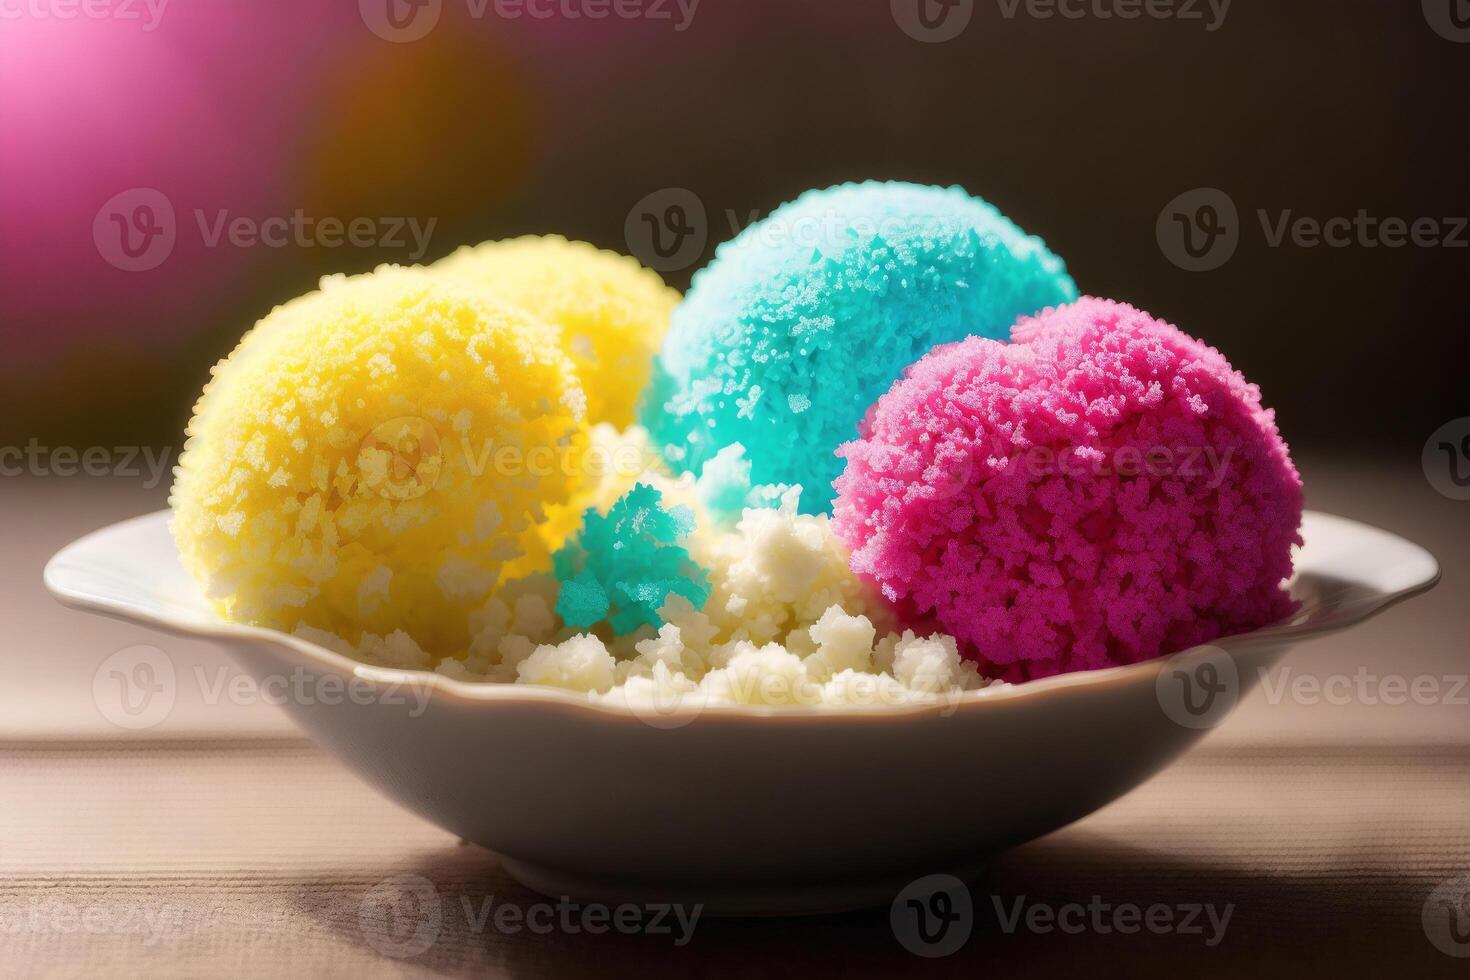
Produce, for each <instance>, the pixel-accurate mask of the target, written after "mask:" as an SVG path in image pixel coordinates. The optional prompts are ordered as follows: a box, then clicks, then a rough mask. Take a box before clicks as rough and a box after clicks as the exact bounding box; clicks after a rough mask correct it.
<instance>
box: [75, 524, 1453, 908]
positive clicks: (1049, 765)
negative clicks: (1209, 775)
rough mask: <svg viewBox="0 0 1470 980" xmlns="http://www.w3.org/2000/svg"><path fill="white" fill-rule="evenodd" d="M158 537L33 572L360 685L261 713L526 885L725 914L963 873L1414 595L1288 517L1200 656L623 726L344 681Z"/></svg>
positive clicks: (1383, 536)
mask: <svg viewBox="0 0 1470 980" xmlns="http://www.w3.org/2000/svg"><path fill="white" fill-rule="evenodd" d="M167 519H168V514H167V513H166V512H165V513H156V514H149V515H147V516H144V517H139V518H136V519H134V520H131V521H125V522H123V523H121V524H116V525H114V526H112V527H108V528H104V529H103V530H101V531H97V532H96V533H94V534H91V535H88V536H87V537H85V538H82V539H81V540H79V541H77V542H75V543H74V544H72V545H70V546H69V547H67V548H66V549H64V550H63V551H61V552H60V553H59V554H58V555H56V556H55V557H54V558H53V559H52V560H51V562H50V564H49V565H48V566H47V568H46V585H47V587H48V588H49V589H50V590H51V592H52V594H54V595H55V596H56V597H57V598H58V599H60V600H61V601H62V602H63V603H66V604H67V605H69V606H74V607H76V608H79V609H86V610H89V611H92V612H98V613H102V614H105V615H109V616H115V617H117V618H119V619H124V620H128V621H130V622H135V623H142V624H145V625H148V626H153V627H156V628H158V629H160V630H163V631H164V632H168V633H173V634H177V635H182V636H189V637H195V638H203V639H208V640H213V641H215V642H217V643H218V644H220V645H221V646H223V647H224V648H225V649H226V650H227V651H229V653H230V654H231V655H232V656H233V657H234V658H235V660H237V661H238V662H239V664H240V665H241V667H242V668H243V669H244V670H245V671H247V672H249V673H250V674H252V675H253V676H254V677H255V678H256V679H257V680H258V681H261V682H264V681H265V680H266V679H267V678H270V677H280V676H287V677H289V676H292V675H293V673H294V674H298V675H300V674H304V675H305V677H307V678H308V679H309V680H310V681H312V682H313V683H317V682H321V681H322V680H323V678H326V679H327V680H328V682H329V683H330V684H337V683H341V684H343V685H347V684H349V683H351V684H353V685H355V688H354V689H355V690H357V691H359V692H362V691H364V690H366V691H367V692H369V694H370V695H371V696H367V697H363V696H357V697H353V698H350V699H340V698H332V699H328V698H299V699H294V700H292V701H290V702H289V703H288V704H287V706H286V707H287V710H288V711H289V712H290V714H291V715H292V717H294V718H295V720H296V721H297V723H298V724H300V725H301V727H302V728H304V729H306V731H307V732H308V733H309V734H310V735H311V737H312V738H313V739H315V740H316V741H317V742H319V743H320V744H321V745H323V746H324V747H325V748H326V749H327V750H329V751H331V752H332V753H334V754H336V755H337V756H338V757H339V758H341V759H342V761H343V762H345V763H346V764H347V765H349V766H350V767H352V769H354V770H355V771H356V772H357V773H358V774H359V775H361V776H362V778H364V779H366V780H367V781H368V782H369V783H371V784H373V785H374V786H376V787H378V788H379V789H380V790H382V791H383V792H384V793H386V794H387V795H388V796H390V797H392V798H393V799H395V800H397V801H398V802H399V803H401V804H403V805H404V806H406V807H408V808H409V809H411V810H414V811H415V812H417V813H419V814H421V815H423V816H424V817H425V818H426V819H428V820H431V821H433V822H434V823H436V824H438V825H439V826H441V827H444V828H445V829H447V830H450V831H452V832H454V833H456V834H458V835H460V836H461V837H464V838H466V839H468V840H471V841H475V842H477V843H480V844H483V845H485V846H486V847H488V848H490V849H492V850H494V851H496V852H497V853H498V854H499V855H500V856H501V857H502V859H503V862H504V865H505V867H506V869H507V870H508V871H509V872H510V873H511V874H513V875H515V876H516V877H517V878H518V879H520V880H521V881H522V882H524V883H525V884H526V885H528V886H530V887H532V888H534V889H536V890H538V891H542V892H544V893H547V894H551V895H570V896H572V897H575V898H577V899H579V900H582V901H603V902H621V901H635V902H647V901H683V902H690V903H693V902H701V903H704V904H705V906H706V908H707V910H708V911H711V912H721V913H727V914H756V913H766V914H769V913H783V912H805V911H816V910H826V909H835V908H842V907H851V906H857V905H864V904H872V903H887V902H889V901H891V900H892V899H893V897H894V896H895V895H896V894H897V893H898V891H899V890H900V889H901V888H902V887H903V886H904V885H905V884H906V883H908V882H910V881H911V880H913V879H914V878H916V877H918V876H921V875H925V874H930V873H935V872H949V873H953V874H958V875H960V876H961V877H963V876H966V875H970V874H972V873H973V872H974V871H976V870H978V867H979V866H980V865H981V864H982V863H983V862H984V861H985V860H986V859H987V857H988V856H990V855H992V854H995V853H996V852H998V851H1000V850H1002V849H1004V848H1007V847H1011V846H1014V845H1016V844H1019V843H1022V842H1024V841H1027V840H1030V839H1032V838H1034V837H1037V836H1040V835H1041V834H1045V833H1047V832H1049V831H1051V830H1055V829H1056V828H1058V827H1061V826H1063V825H1065V824H1067V823H1070V822H1071V821H1073V820H1076V819H1078V818H1079V817H1082V816H1085V815H1086V814H1088V813H1090V812H1092V811H1093V810H1096V809H1097V808H1098V807H1101V806H1103V805H1104V804H1106V803H1108V802H1110V801H1112V800H1114V799H1116V798H1117V797H1119V796H1121V795H1122V794H1124V793H1126V792H1128V791H1129V790H1130V789H1132V788H1133V787H1135V786H1137V785H1138V784H1139V783H1141V782H1143V781H1144V780H1145V779H1147V778H1149V777H1150V776H1151V775H1153V774H1154V773H1155V772H1157V771H1158V770H1159V769H1161V768H1162V767H1163V766H1165V765H1166V764H1168V763H1169V762H1170V761H1171V760H1172V759H1174V758H1175V757H1177V756H1178V755H1179V754H1180V753H1181V752H1183V751H1185V750H1186V749H1187V748H1189V746H1190V745H1191V744H1193V743H1194V742H1195V741H1196V740H1197V739H1198V738H1199V737H1200V736H1201V735H1202V734H1204V733H1205V732H1206V731H1207V730H1208V729H1209V728H1210V727H1212V726H1213V725H1214V724H1217V723H1218V722H1219V721H1220V720H1221V719H1222V718H1223V717H1224V716H1225V715H1226V714H1228V712H1229V710H1230V708H1231V707H1233V706H1234V704H1235V702H1236V701H1237V700H1238V699H1239V697H1240V696H1241V695H1242V694H1243V693H1245V692H1246V691H1247V690H1249V689H1250V688H1251V687H1252V686H1253V685H1254V683H1255V681H1256V680H1257V679H1258V676H1259V671H1260V670H1262V669H1264V668H1267V667H1269V666H1271V665H1272V664H1274V663H1275V662H1276V661H1277V660H1278V659H1279V658H1280V657H1281V656H1282V654H1284V653H1285V652H1286V650H1287V649H1288V648H1289V647H1290V646H1291V644H1293V643H1295V642H1297V641H1299V640H1305V639H1309V638H1313V637H1318V636H1321V635H1323V634H1325V633H1329V632H1331V631H1334V630H1338V629H1342V628H1344V627H1347V626H1351V625H1353V624H1355V623H1359V622H1361V621H1363V620H1364V619H1366V618H1368V617H1369V616H1372V615H1373V614H1375V613H1377V612H1380V611H1381V610H1383V609H1384V608H1386V607H1387V606H1389V605H1391V604H1392V603H1394V602H1397V601H1398V600H1401V599H1404V598H1406V597H1408V596H1410V595H1413V594H1414V593H1417V592H1421V591H1423V590H1425V589H1427V588H1429V587H1430V586H1431V585H1433V584H1434V582H1435V581H1436V580H1437V578H1438V577H1439V568H1438V566H1437V564H1436V563H1435V560H1434V558H1433V557H1432V556H1431V555H1430V554H1429V553H1428V552H1426V551H1425V550H1424V549H1422V548H1420V547H1418V546H1417V545H1414V544H1411V543H1410V542H1408V541H1405V540H1403V539H1401V538H1398V537H1395V536H1394V535H1392V534H1389V533H1388V532H1386V531H1381V530H1378V529H1376V528H1372V527H1368V526H1366V525H1363V524H1359V523H1356V522H1354V521H1349V520H1345V519H1343V518H1339V517H1332V516H1329V515H1326V514H1315V513H1309V514H1308V515H1307V517H1306V521H1305V523H1304V526H1303V532H1302V533H1303V536H1304V537H1305V539H1306V545H1305V547H1303V548H1302V549H1301V550H1300V554H1299V555H1298V558H1297V575H1296V577H1295V579H1294V581H1293V583H1292V589H1293V591H1294V593H1295V595H1296V596H1297V598H1299V599H1300V600H1301V610H1300V611H1299V612H1298V614H1297V615H1295V616H1294V617H1292V618H1291V619H1290V620H1287V621H1285V622H1282V623H1279V624H1277V625H1275V626H1272V627H1269V628H1267V629H1262V630H1257V631H1255V632H1253V633H1249V634H1244V635H1241V636H1233V637H1230V638H1228V639H1224V640H1221V641H1219V642H1218V643H1217V644H1215V645H1214V646H1208V647H1198V648H1195V649H1193V650H1187V651H1183V652H1181V653H1178V654H1175V655H1173V656H1170V657H1165V658H1162V659H1159V660H1155V661H1150V662H1147V663H1141V664H1135V665H1132V666H1128V667H1118V668H1112V669H1108V670H1097V671H1090V672H1085V673H1075V674H1068V675H1064V676H1060V677H1052V678H1048V679H1045V680H1040V681H1033V682H1030V683H1026V684H1019V685H1014V686H1005V687H995V688H991V689H989V690H985V691H976V692H971V693H968V694H965V695H963V696H962V697H959V698H957V699H955V700H953V701H951V702H948V703H944V704H938V705H928V706H905V707H892V706H874V707H857V708H817V707H812V708H807V707H784V708H781V707H765V708H763V707H730V706H711V707H706V708H704V709H703V710H698V709H694V708H688V709H672V710H669V711H647V710H645V711H634V710H631V709H628V708H625V707H614V706H608V705H602V704H594V703H591V702H589V701H588V700H587V699H585V698H584V697H582V696H580V695H577V694H574V693H571V692H566V691H560V690H554V689H550V688H538V687H527V686H523V685H490V684H466V683H460V682H456V681H452V680H449V679H447V678H444V677H440V676H438V675H434V674H426V673H423V672H419V671H394V670H385V669H380V668H376V667H367V666H364V665H362V664H359V663H356V662H354V661H352V660H349V659H347V658H344V657H342V656H339V655H337V654H335V653H332V652H329V651H327V650H324V649H322V648H321V647H318V646H316V645H314V644H312V643H309V642H307V641H304V640H300V639H297V638H295V637H292V636H288V635H285V634H282V633H278V632H275V631H272V630H265V629H257V628H252V627H248V626H239V625H234V624H231V623H225V622H221V621H220V620H218V619H217V618H216V617H215V616H214V614H213V613H212V612H211V611H210V609H209V608H208V607H207V605H206V604H205V602H204V600H203V598H202V597H201V596H200V594H199V592H198V590H197V589H196V588H195V586H194V584H193V583H192V582H191V581H190V580H189V578H188V577H187V575H186V574H185V573H184V571H183V570H182V569H181V568H180V566H179V562H178V558H177V555H176V553H175V550H174V545H173V542H172V540H171V538H170V536H169V533H168V529H167ZM332 675H336V676H335V677H332ZM310 689H316V690H325V689H326V688H324V687H316V688H310ZM333 689H338V688H333ZM409 692H412V693H413V694H414V695H415V696H406V695H407V694H408V693H409ZM419 694H424V695H427V697H426V699H425V700H423V701H422V702H421V701H420V700H419V698H418V697H417V695H419ZM328 701H330V702H331V703H327V702H328Z"/></svg>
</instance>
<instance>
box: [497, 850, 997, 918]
mask: <svg viewBox="0 0 1470 980" xmlns="http://www.w3.org/2000/svg"><path fill="white" fill-rule="evenodd" d="M498 857H499V858H500V864H501V867H503V868H504V869H505V871H506V873H508V874H509V875H510V876H511V877H512V878H514V879H515V880H516V881H518V882H520V883H521V884H522V885H525V886H526V887H527V888H529V889H531V890H532V891H536V892H540V893H541V894H543V895H546V896H548V897H550V898H566V899H570V900H571V901H574V902H578V903H580V904H583V905H587V904H593V903H596V904H601V905H609V906H614V905H621V904H632V905H641V906H650V905H683V906H685V907H688V908H694V907H696V906H698V907H699V908H700V914H701V915H704V916H713V917H717V918H745V917H772V916H789V915H826V914H830V913H835V912H850V911H852V910H854V909H864V908H872V907H874V906H885V905H889V904H891V903H892V902H893V900H894V899H895V898H896V897H898V894H899V893H900V892H902V891H903V890H904V889H905V888H906V887H908V886H909V885H910V884H912V883H913V882H914V881H916V880H917V879H919V878H923V877H924V876H926V875H929V874H934V873H944V874H950V875H953V876H955V877H956V878H959V879H960V880H961V881H964V882H967V883H968V882H971V881H973V880H975V879H976V878H978V877H979V876H980V873H981V872H982V871H983V870H984V868H985V864H986V862H985V860H976V861H973V862H970V863H967V864H963V865H961V866H959V867H947V868H927V869H924V868H920V869H915V870H914V871H913V872H912V873H903V874H891V875H878V876H871V877H861V878H843V879H824V880H820V881H799V880H791V879H779V878H771V879H752V880H749V881H716V880H710V881H698V880H694V881H690V880H679V881H659V880H650V879H643V878H638V879H634V878H622V877H615V876H601V875H590V874H584V873H582V872H578V871H567V870H565V869H563V868H553V867H550V866H548V865H544V864H538V863H536V862H534V861H521V860H518V859H516V858H510V857H506V856H504V855H498Z"/></svg>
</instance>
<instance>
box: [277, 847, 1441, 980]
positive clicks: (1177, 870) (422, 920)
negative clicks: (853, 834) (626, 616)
mask: <svg viewBox="0 0 1470 980" xmlns="http://www.w3.org/2000/svg"><path fill="white" fill-rule="evenodd" d="M383 875H384V878H383V880H382V881H380V882H377V883H371V884H367V885H364V886H363V887H362V888H361V890H360V891H358V892H357V895H356V898H357V903H356V905H355V907H354V906H353V904H352V899H351V896H352V893H353V890H352V889H344V888H343V884H344V883H340V882H337V883H331V884H330V885H324V887H327V888H329V889H330V890H332V891H333V892H335V893H336V894H339V895H346V896H348V900H347V904H346V905H345V906H344V905H343V904H342V903H341V902H338V903H336V904H335V905H333V904H332V903H322V902H319V901H314V900H311V899H309V898H305V897H304V900H303V902H302V906H303V907H302V911H303V912H306V913H309V914H311V915H315V916H318V917H319V918H322V919H324V923H323V924H325V925H327V926H329V927H331V928H333V929H337V930H341V931H343V932H344V933H346V934H347V935H348V938H350V939H351V940H352V941H353V942H355V943H359V944H361V945H362V946H364V947H365V948H370V949H373V950H376V951H377V952H378V953H379V954H380V955H382V956H384V957H385V959H388V960H390V961H397V962H398V964H399V965H401V966H402V967H403V968H404V970H405V972H408V973H417V972H420V971H422V972H423V973H424V974H425V975H446V974H447V975H458V974H471V973H481V974H483V973H485V972H486V971H492V972H496V973H502V972H503V973H505V974H508V975H510V976H515V977H539V976H558V977H563V976H581V975H588V976H591V975H597V976H608V975H612V976H621V975H639V976H649V975H652V976H662V975H669V976H684V975H695V976H701V977H705V976H731V977H736V976H738V977H749V976H759V975H761V974H775V975H781V976H824V975H838V976H874V977H880V976H892V975H895V974H900V975H906V974H910V973H920V972H922V973H923V974H924V975H933V976H949V975H953V976H967V977H974V976H977V975H994V971H995V970H996V968H997V967H1000V968H1008V967H1009V968H1015V969H1017V970H1024V971H1025V973H1026V975H1042V976H1045V975H1049V973H1051V972H1057V973H1061V972H1062V971H1064V970H1067V971H1069V972H1075V971H1076V970H1077V968H1079V967H1081V968H1083V969H1084V970H1085V971H1086V973H1087V974H1088V975H1092V976H1113V975H1117V976H1174V975H1178V974H1180V973H1181V972H1183V973H1184V975H1188V976H1200V977H1209V976H1227V975H1228V976H1231V977H1232V980H1235V978H1238V977H1239V975H1240V973H1241V971H1242V970H1249V972H1250V974H1251V976H1252V978H1253V980H1254V978H1258V977H1269V976H1277V975H1280V976H1297V975H1300V974H1302V973H1303V972H1305V971H1310V972H1311V973H1312V974H1314V975H1320V974H1325V973H1329V972H1331V973H1336V974H1340V975H1348V976H1362V975H1368V974H1373V973H1379V972H1384V973H1386V972H1387V971H1389V970H1390V969H1391V970H1393V971H1394V973H1395V974H1397V975H1413V976H1451V975H1458V976H1463V975H1464V973H1463V972H1462V971H1463V968H1464V965H1465V963H1464V961H1463V960H1457V959H1453V958H1451V957H1449V956H1447V955H1445V954H1443V953H1441V952H1439V951H1438V950H1437V949H1435V948H1434V946H1432V945H1431V943H1430V942H1429V940H1428V939H1427V938H1426V936H1425V932H1424V929H1423V926H1422V924H1421V918H1420V917H1421V911H1422V909H1423V906H1424V901H1425V897H1426V896H1427V895H1428V893H1429V891H1430V889H1431V888H1432V887H1433V886H1434V884H1435V881H1431V880H1424V879H1419V878H1389V877H1364V878H1362V879H1359V880H1349V881H1344V880H1342V879H1341V878H1337V877H1334V878H1332V879H1331V880H1327V879H1319V878H1312V877H1289V876H1288V877H1271V878H1260V877H1251V876H1246V875H1242V874H1240V873H1239V872H1237V871H1234V870H1232V869H1228V868H1224V867H1219V866H1212V865H1210V864H1207V863H1203V862H1201V863H1191V862H1189V861H1185V860H1180V859H1177V858H1176V857H1173V856H1168V857H1161V856H1159V855H1158V854H1155V853H1152V852H1150V851H1149V850H1148V849H1147V848H1143V847H1138V846H1132V845H1126V844H1119V843H1116V842H1114V841H1112V840H1108V839H1102V838H1100V839H1096V840H1083V841H1076V840H1066V841H1057V842H1049V841H1046V840H1043V841H1039V842H1036V843H1033V844H1030V845H1027V846H1025V847H1023V848H1019V849H1017V850H1015V851H1012V852H1010V853H1008V854H1006V855H1004V856H1002V857H1001V858H999V859H998V860H997V861H996V863H995V864H994V865H993V866H992V867H991V868H990V870H989V871H988V872H987V873H986V874H985V875H984V876H982V877H981V878H980V879H979V880H977V881H975V882H973V883H971V885H970V888H969V894H970V914H969V915H968V916H965V915H964V914H963V912H962V911H960V910H959V909H958V906H956V905H954V904H950V905H944V906H939V907H936V908H935V909H933V911H934V913H935V918H934V919H933V920H932V921H931V922H930V925H931V927H932V926H935V923H937V922H938V916H939V914H940V913H947V914H948V917H949V918H950V920H951V922H952V926H953V928H955V929H962V925H961V924H960V923H962V922H965V921H968V923H969V925H970V931H969V935H968V936H967V937H964V936H959V935H954V934H949V933H946V934H945V935H943V936H942V937H941V936H940V929H939V928H937V927H934V928H930V929H929V930H928V933H927V938H928V940H930V943H932V944H930V943H926V942H925V940H924V939H921V938H916V933H915V931H914V929H913V928H912V927H908V928H903V929H902V931H904V932H905V933H906V934H907V938H908V943H909V945H910V946H914V947H916V948H917V949H919V950H922V951H923V952H925V953H930V954H933V953H935V952H939V951H940V947H941V946H942V945H943V944H944V943H945V942H946V941H948V942H949V943H950V944H957V945H958V948H957V949H955V950H954V951H953V952H951V953H948V954H947V955H942V956H932V955H931V956H921V955H919V954H918V953H916V952H911V951H910V950H909V949H907V948H905V945H904V944H903V942H902V941H901V940H900V938H899V937H898V936H897V935H896V932H895V928H894V926H893V924H892V923H891V920H890V910H889V909H887V908H882V909H870V910H864V911H858V912H849V913H842V914H834V915H821V916H806V917H800V918H776V919H712V918H702V917H701V918H697V919H694V920H693V921H692V922H691V921H690V919H691V912H692V910H687V911H686V912H685V917H684V918H683V919H680V918H678V917H677V916H675V915H674V914H673V913H672V912H670V913H666V914H663V915H662V916H660V915H659V912H658V910H655V909H639V910H637V913H636V919H635V915H634V913H633V912H632V911H631V910H625V911H624V912H623V913H621V914H622V915H623V919H622V921H621V922H619V921H618V920H616V919H614V918H613V916H615V915H617V914H619V913H618V912H617V910H616V909H613V910H607V911H606V912H600V911H599V912H595V913H594V912H592V911H591V908H592V907H590V906H581V905H574V904H572V903H569V902H558V901H557V900H555V899H548V898H546V897H545V896H542V895H539V894H537V893H535V892H532V891H529V890H527V889H525V888H523V887H521V886H520V885H518V884H516V883H515V882H514V881H512V880H511V879H510V878H509V877H507V876H506V874H505V873H504V872H503V871H502V870H501V869H500V866H499V864H498V862H497V861H496V858H495V856H494V855H493V854H491V853H490V852H488V851H485V850H483V849H481V848H479V847H476V846H473V845H462V846H460V847H458V848H456V849H454V850H450V851H445V852H443V853H441V854H436V855H434V856H433V857H432V858H430V859H428V860H425V861H422V862H420V863H418V864H417V865H414V866H401V867H392V868H384V869H383ZM956 916H958V917H959V918H955V917H956ZM956 940H959V942H958V943H956Z"/></svg>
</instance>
